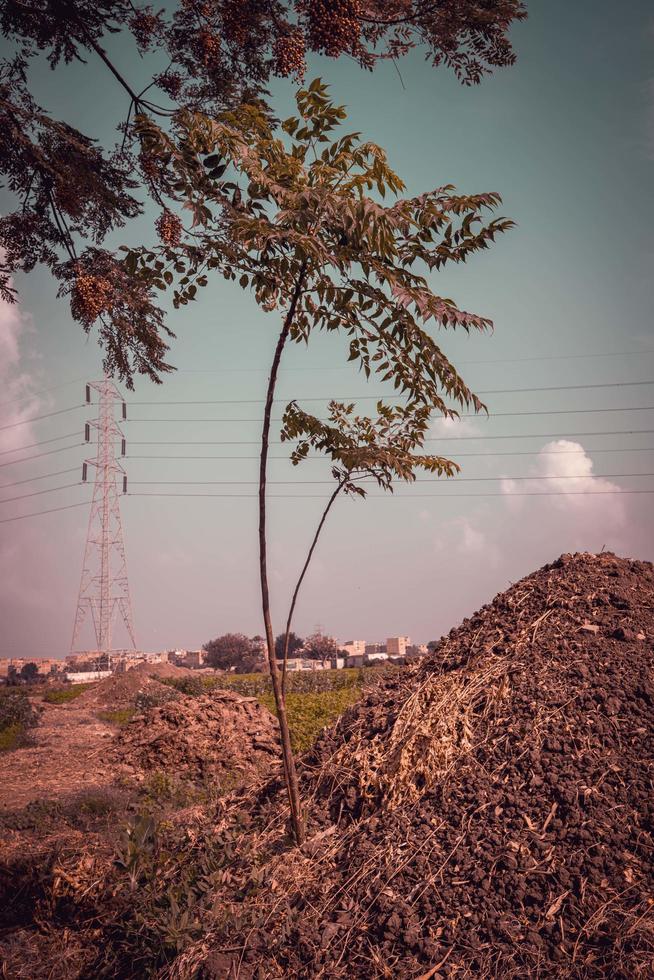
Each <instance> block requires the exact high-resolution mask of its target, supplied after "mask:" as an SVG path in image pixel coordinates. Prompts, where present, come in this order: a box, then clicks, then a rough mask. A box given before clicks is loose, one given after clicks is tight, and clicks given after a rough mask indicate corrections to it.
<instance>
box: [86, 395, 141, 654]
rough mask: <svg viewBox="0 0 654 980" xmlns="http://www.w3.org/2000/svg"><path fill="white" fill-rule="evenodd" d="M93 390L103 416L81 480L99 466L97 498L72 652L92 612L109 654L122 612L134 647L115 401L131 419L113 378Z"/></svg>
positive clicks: (99, 639)
mask: <svg viewBox="0 0 654 980" xmlns="http://www.w3.org/2000/svg"><path fill="white" fill-rule="evenodd" d="M91 389H93V390H94V391H97V392H98V395H99V417H98V418H97V419H94V420H93V421H91V422H87V424H86V432H85V436H86V441H87V442H90V441H91V429H93V428H94V429H96V430H97V452H96V457H95V459H87V460H86V461H85V462H84V464H83V467H82V480H83V481H86V479H87V474H88V467H89V466H94V467H95V483H94V486H93V500H92V502H91V514H90V516H89V529H88V533H87V536H86V548H85V550H84V567H83V570H82V580H81V583H80V589H79V598H78V600H77V612H76V614H75V626H74V627H73V640H72V643H71V652H75V647H76V644H77V642H78V640H79V636H80V632H81V630H82V626H83V625H84V622H85V620H86V618H87V614H88V612H89V611H90V613H91V619H92V622H93V628H94V630H95V639H96V649H97V650H98V651H100V652H101V653H106V654H107V657H108V658H109V656H110V653H111V634H112V627H113V623H114V620H115V619H116V617H117V616H118V615H119V616H120V617H121V618H122V621H123V623H124V625H125V629H126V630H127V634H128V636H129V638H130V640H131V643H132V649H136V640H135V639H134V625H133V622H132V606H131V602H130V597H129V584H128V581H127V562H126V559H125V546H124V544H123V529H122V524H121V520H120V506H119V503H118V489H117V486H116V481H117V480H118V479H120V481H121V484H122V492H123V493H126V492H127V476H126V474H125V470H124V469H123V467H122V466H121V464H120V462H119V460H118V458H117V448H118V447H120V455H121V456H124V455H125V438H124V436H123V433H122V431H121V428H120V426H119V424H118V422H117V421H116V418H115V406H116V403H119V404H120V405H121V415H122V418H123V419H125V418H127V410H126V409H127V406H126V405H125V402H124V401H123V399H122V397H121V395H120V392H119V391H118V389H117V388H116V386H115V385H114V383H113V381H110V380H109V379H108V378H105V379H104V381H96V382H93V383H92V384H88V385H87V386H86V401H87V402H88V403H90V402H91Z"/></svg>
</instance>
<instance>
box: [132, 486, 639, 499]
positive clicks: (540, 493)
mask: <svg viewBox="0 0 654 980" xmlns="http://www.w3.org/2000/svg"><path fill="white" fill-rule="evenodd" d="M642 493H654V487H653V488H652V489H651V490H511V491H509V492H507V491H504V490H500V491H490V492H488V493H469V492H465V491H464V492H463V493H415V494H408V493H404V494H403V493H400V494H398V493H389V494H383V493H376V494H375V493H373V494H368V495H367V497H366V499H367V500H371V499H372V500H416V499H417V500H419V499H420V498H422V497H436V498H440V499H441V500H448V499H452V500H458V499H459V498H460V497H585V496H593V495H597V494H615V495H616V496H620V495H626V494H642ZM127 496H128V497H232V498H234V499H238V500H248V499H249V500H256V499H257V498H258V496H259V495H258V494H256V493H159V492H157V493H128V494H127ZM312 498H317V499H320V500H324V499H325V495H324V494H322V493H277V494H269V496H268V499H269V500H291V499H292V500H309V499H312Z"/></svg>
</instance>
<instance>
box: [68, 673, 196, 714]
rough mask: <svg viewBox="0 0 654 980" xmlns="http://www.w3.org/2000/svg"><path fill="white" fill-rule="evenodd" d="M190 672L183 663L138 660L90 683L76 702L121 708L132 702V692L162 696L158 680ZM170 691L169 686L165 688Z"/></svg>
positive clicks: (133, 698)
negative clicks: (121, 670) (130, 667)
mask: <svg viewBox="0 0 654 980" xmlns="http://www.w3.org/2000/svg"><path fill="white" fill-rule="evenodd" d="M188 676H193V671H192V670H189V669H188V668H187V667H176V666H175V665H174V664H148V663H142V664H139V665H138V667H132V669H131V670H127V671H125V673H121V674H113V675H112V676H111V677H106V678H105V679H104V680H103V681H100V682H99V683H98V684H93V686H92V687H90V688H89V689H88V691H84V693H83V694H81V695H80V697H79V703H80V704H83V705H87V706H89V707H90V706H97V707H103V708H121V707H126V706H127V705H133V703H134V700H135V699H136V696H137V695H138V694H141V693H148V694H152V695H153V696H156V694H157V693H159V694H161V695H162V696H164V689H163V685H162V684H161V681H163V680H164V679H166V678H169V677H188ZM166 690H167V691H168V693H170V690H171V689H170V688H166Z"/></svg>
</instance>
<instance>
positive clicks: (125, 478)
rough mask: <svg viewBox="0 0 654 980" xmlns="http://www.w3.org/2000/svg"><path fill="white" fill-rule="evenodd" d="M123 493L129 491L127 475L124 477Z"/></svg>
mask: <svg viewBox="0 0 654 980" xmlns="http://www.w3.org/2000/svg"><path fill="white" fill-rule="evenodd" d="M123 493H127V477H126V476H124V477H123Z"/></svg>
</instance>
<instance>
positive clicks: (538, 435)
mask: <svg viewBox="0 0 654 980" xmlns="http://www.w3.org/2000/svg"><path fill="white" fill-rule="evenodd" d="M653 433H654V429H618V430H614V431H608V432H530V433H524V434H519V433H516V434H513V435H508V436H487V435H483V436H428V437H427V438H426V439H425V442H459V441H460V440H464V439H476V440H477V441H482V440H486V439H570V438H585V437H586V436H637V435H652V434H653ZM270 444H271V445H275V446H281V445H287V444H288V443H283V442H282V440H281V439H271V442H270ZM259 445H261V443H260V440H258V439H250V440H247V439H218V440H212V441H209V442H207V441H195V440H194V441H193V442H189V441H188V439H183V440H181V441H169V440H161V439H157V440H154V441H150V442H147V441H146V442H138V441H132V440H131V439H130V446H259Z"/></svg>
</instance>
